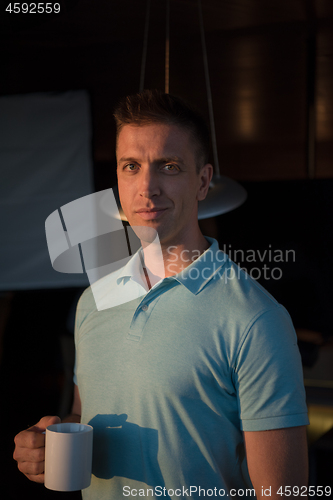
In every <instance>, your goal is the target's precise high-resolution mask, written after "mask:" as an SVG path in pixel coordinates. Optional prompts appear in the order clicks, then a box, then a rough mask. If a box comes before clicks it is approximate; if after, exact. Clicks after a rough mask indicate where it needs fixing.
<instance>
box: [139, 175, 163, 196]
mask: <svg viewBox="0 0 333 500" xmlns="http://www.w3.org/2000/svg"><path fill="white" fill-rule="evenodd" d="M160 193H161V190H160V186H159V180H158V174H157V172H155V171H154V170H152V169H147V170H145V171H142V173H141V178H140V186H139V194H140V196H142V197H143V198H152V197H153V196H158V195H159V194H160Z"/></svg>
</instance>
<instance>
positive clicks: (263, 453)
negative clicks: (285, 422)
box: [244, 426, 308, 500]
mask: <svg viewBox="0 0 333 500" xmlns="http://www.w3.org/2000/svg"><path fill="white" fill-rule="evenodd" d="M244 440H245V448H246V457H247V464H248V469H249V474H250V478H251V481H252V484H253V487H254V489H255V490H256V494H257V498H258V500H259V499H262V498H263V499H266V498H267V492H266V495H264V494H263V491H264V490H267V489H270V488H271V496H270V497H269V498H270V499H271V500H275V499H276V500H281V498H284V497H285V496H286V497H287V496H288V491H287V495H284V494H283V495H281V494H278V491H280V492H282V493H284V492H285V487H286V486H289V487H290V490H291V492H292V493H291V498H295V496H297V495H294V494H293V491H294V492H297V488H295V490H293V486H295V487H299V493H301V491H304V488H303V490H301V487H302V486H303V487H304V486H305V487H306V488H307V487H308V453H307V439H306V428H305V426H300V427H289V428H286V429H275V430H269V431H253V432H244ZM281 486H282V488H281V489H280V490H279V488H280V487H281ZM306 494H307V490H305V495H306ZM302 498H307V496H303V497H302Z"/></svg>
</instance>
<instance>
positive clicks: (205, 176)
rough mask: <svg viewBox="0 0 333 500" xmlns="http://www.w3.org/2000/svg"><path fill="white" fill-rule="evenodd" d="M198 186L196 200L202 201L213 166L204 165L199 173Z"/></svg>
mask: <svg viewBox="0 0 333 500" xmlns="http://www.w3.org/2000/svg"><path fill="white" fill-rule="evenodd" d="M199 177H200V186H199V189H198V193H197V200H198V201H202V200H204V199H205V198H206V196H207V193H208V189H209V184H210V181H211V180H212V177H213V166H212V165H211V164H210V163H206V165H204V166H203V167H202V169H201V170H200V172H199Z"/></svg>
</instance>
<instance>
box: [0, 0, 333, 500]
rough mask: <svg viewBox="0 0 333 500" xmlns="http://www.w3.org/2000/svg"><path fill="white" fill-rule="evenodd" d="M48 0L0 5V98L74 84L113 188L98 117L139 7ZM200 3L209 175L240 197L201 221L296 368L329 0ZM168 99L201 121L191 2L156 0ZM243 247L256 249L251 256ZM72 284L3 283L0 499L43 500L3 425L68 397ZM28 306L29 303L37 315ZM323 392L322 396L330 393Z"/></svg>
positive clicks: (103, 124)
mask: <svg viewBox="0 0 333 500" xmlns="http://www.w3.org/2000/svg"><path fill="white" fill-rule="evenodd" d="M59 4H60V6H61V11H60V13H59V14H50V15H46V14H43V15H28V14H13V13H12V14H10V13H8V12H6V11H5V7H6V6H7V5H8V3H7V2H1V12H0V41H1V44H0V67H1V78H0V95H8V94H17V93H29V92H49V91H52V92H61V91H65V90H70V89H88V91H89V93H90V97H91V109H92V120H93V160H94V179H95V190H96V191H98V190H101V189H105V188H107V187H111V186H113V185H114V184H115V182H116V177H115V159H114V125H113V119H112V110H113V107H114V105H115V103H116V102H117V100H118V99H119V98H120V97H121V96H123V95H126V94H127V93H132V92H136V91H137V90H138V89H139V79H140V64H141V54H142V44H143V33H144V22H145V9H146V0H122V1H121V0H113V1H106V0H105V1H102V0H94V1H93V0H74V1H69V0H66V1H64V0H62V1H60V2H59ZM202 4H203V17H204V24H205V32H206V43H207V51H208V61H209V69H210V78H211V86H212V96H213V106H214V114H215V125H216V133H217V146H218V153H219V160H220V168H221V173H222V174H224V175H228V176H230V177H231V178H233V179H235V180H238V181H239V182H240V183H241V184H242V185H244V187H245V188H246V189H247V191H248V200H247V201H246V203H245V204H244V205H243V206H241V207H239V208H238V209H236V210H235V211H233V212H230V213H227V214H224V215H220V216H218V217H216V218H214V219H209V220H206V221H202V223H201V225H202V228H203V231H204V232H205V233H206V234H208V235H212V236H215V237H217V238H218V240H219V242H220V245H221V247H223V246H224V245H225V248H226V249H227V250H231V252H234V251H235V250H238V249H240V250H243V252H244V256H245V259H243V260H245V262H244V261H243V262H242V261H240V263H241V264H242V265H243V267H246V268H247V270H248V271H249V272H250V271H251V269H253V268H257V269H259V270H261V273H260V276H259V281H260V282H261V283H262V284H263V285H264V286H265V287H266V288H267V289H268V290H269V291H271V292H272V293H273V294H274V295H275V296H276V298H277V299H278V300H279V301H280V302H282V303H283V304H284V305H286V307H287V308H288V309H289V311H290V313H291V315H292V318H293V320H294V323H295V326H296V327H297V328H298V329H299V331H300V346H301V347H302V355H303V360H304V363H305V364H308V365H311V364H313V363H315V360H316V357H317V355H318V350H319V349H320V348H321V346H322V345H323V344H325V345H327V344H329V343H330V339H331V335H332V326H331V325H332V306H331V304H332V287H331V282H332V266H331V255H332V250H333V249H332V213H333V206H332V182H333V181H332V178H333V163H332V157H333V140H332V139H333V3H332V2H331V1H330V0H288V1H284V0H283V1H281V0H270V1H269V2H267V1H266V0H239V1H237V2H235V1H234V0H220V1H219V0H204V1H203V2H202ZM165 12H166V9H165V3H164V2H159V1H155V2H154V1H152V2H151V11H150V29H149V37H148V52H147V66H146V76H145V87H147V88H159V89H161V90H163V89H164V51H165V17H166V16H165ZM170 92H171V93H175V94H177V95H180V96H181V97H186V98H187V99H189V100H190V101H192V102H194V103H195V104H196V105H197V106H198V107H199V109H201V111H202V113H203V114H204V115H205V116H206V117H207V118H208V108H207V97H206V88H205V79H204V72H203V59H202V51H201V45H200V34H199V18H198V9H197V3H196V1H195V0H177V1H176V0H172V1H171V2H170ZM311 113H312V114H311ZM309 131H310V133H309ZM311 131H312V132H313V134H312V135H311ZM311 148H313V149H311ZM309 151H310V152H311V151H314V153H313V155H312V156H311V154H310V155H309ZM0 169H1V166H0ZM18 181H19V180H18ZM269 249H271V250H277V249H279V250H281V251H283V252H285V251H286V250H290V249H293V250H294V251H295V254H294V255H295V259H294V260H292V261H289V262H279V263H278V264H277V266H278V267H279V268H281V270H282V273H283V276H282V278H281V279H278V280H275V279H273V278H272V277H270V279H264V274H263V266H264V265H267V266H268V268H270V269H272V268H273V267H276V265H275V264H276V263H272V262H271V261H269V260H267V254H266V258H264V259H263V261H261V260H260V257H259V253H258V252H260V255H263V252H264V251H265V250H269ZM247 250H254V251H255V252H256V255H257V257H256V261H255V262H249V261H248V259H247V257H246V256H247V255H248V254H246V251H247ZM231 257H233V255H231ZM240 260H241V259H240ZM256 272H258V271H256ZM267 275H269V273H268V274H267V273H266V276H267ZM275 276H277V274H276V275H275ZM79 293H80V290H78V289H66V290H34V291H24V292H23V291H18V290H13V291H12V292H10V293H6V294H3V295H2V297H1V311H0V312H1V320H0V329H1V332H2V334H1V337H0V338H1V339H2V344H1V345H2V357H1V368H0V369H1V380H0V390H1V410H0V422H1V424H2V426H1V427H2V429H3V430H4V435H3V437H2V443H3V444H2V446H1V453H0V455H1V456H0V471H1V472H0V476H1V485H2V486H1V489H2V491H5V493H6V495H7V496H4V498H10V499H21V498H25V496H26V495H28V494H31V495H32V496H34V498H36V499H37V498H48V496H59V494H57V493H53V492H48V491H46V490H45V489H44V488H43V487H41V486H39V485H33V484H30V483H29V482H28V481H27V480H26V479H25V478H24V477H23V476H22V475H21V474H19V473H18V472H17V471H16V468H15V464H14V462H13V461H12V460H11V454H12V451H13V436H14V435H15V434H16V432H18V431H20V430H22V429H23V428H25V427H27V426H29V425H32V424H33V423H35V422H36V421H37V420H38V419H39V418H40V416H42V415H44V414H47V413H49V414H57V413H59V412H61V411H64V405H65V406H66V404H67V403H68V401H69V399H70V395H68V394H67V392H66V391H67V385H66V381H67V380H68V372H66V366H67V365H66V363H67V361H66V359H67V358H66V353H68V352H70V350H71V348H72V347H71V339H72V337H71V335H72V325H73V314H74V312H73V311H74V309H75V303H76V301H77V298H78V295H79ZM36 303H38V304H42V305H43V307H42V308H41V307H40V306H39V308H38V313H37V312H36V308H35V304H36ZM41 310H42V311H43V314H41ZM50 318H52V320H51V321H50ZM304 332H305V333H304ZM309 332H310V333H309ZM311 332H312V337H311ZM313 334H315V336H313ZM318 335H319V337H318ZM309 340H310V341H309ZM64 353H65V360H64ZM69 357H70V356H69ZM332 361H333V359H332ZM69 364H70V360H69ZM66 377H67V378H66ZM325 398H326V401H328V402H329V404H331V405H332V397H331V393H329V394H328V395H327V392H326V393H325ZM62 496H63V497H64V496H67V495H66V494H62ZM68 496H71V497H74V496H76V495H68Z"/></svg>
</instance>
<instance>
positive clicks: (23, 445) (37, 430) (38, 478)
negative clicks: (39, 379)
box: [13, 385, 81, 483]
mask: <svg viewBox="0 0 333 500" xmlns="http://www.w3.org/2000/svg"><path fill="white" fill-rule="evenodd" d="M80 420H81V399H80V394H79V390H78V387H77V385H75V386H74V401H73V406H72V411H71V413H70V415H68V416H67V417H66V418H64V419H63V422H80ZM58 423H60V418H59V417H54V416H52V417H51V416H50V417H43V418H41V419H40V421H39V422H38V423H37V424H36V425H33V426H32V427H30V428H29V429H26V430H24V431H22V432H20V433H19V434H17V436H15V440H14V441H15V450H14V454H13V458H14V460H16V461H17V467H18V468H19V470H20V471H21V472H23V474H24V475H25V476H26V477H27V478H28V479H30V481H34V482H36V483H43V482H44V460H45V434H44V432H45V429H46V427H48V426H49V425H52V424H58Z"/></svg>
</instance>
